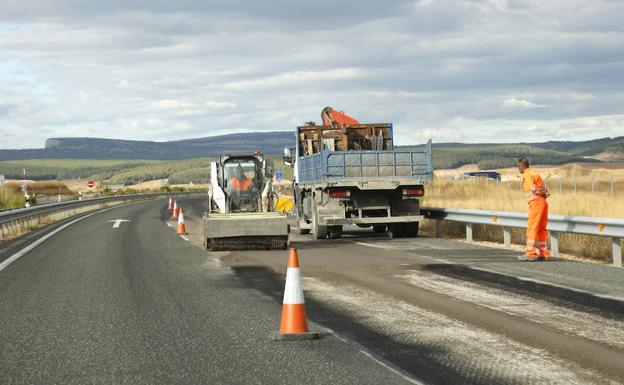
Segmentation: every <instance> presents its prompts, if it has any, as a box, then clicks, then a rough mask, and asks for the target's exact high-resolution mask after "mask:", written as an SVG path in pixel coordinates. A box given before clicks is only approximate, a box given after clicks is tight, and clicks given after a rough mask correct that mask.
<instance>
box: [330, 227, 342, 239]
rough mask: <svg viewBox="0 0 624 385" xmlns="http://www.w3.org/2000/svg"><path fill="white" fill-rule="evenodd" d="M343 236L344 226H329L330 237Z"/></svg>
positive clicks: (337, 237)
mask: <svg viewBox="0 0 624 385" xmlns="http://www.w3.org/2000/svg"><path fill="white" fill-rule="evenodd" d="M341 237H342V226H329V238H330V239H339V238H341Z"/></svg>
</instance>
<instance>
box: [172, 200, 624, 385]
mask: <svg viewBox="0 0 624 385" xmlns="http://www.w3.org/2000/svg"><path fill="white" fill-rule="evenodd" d="M183 204H184V205H185V207H189V208H190V210H189V214H190V218H191V220H192V219H193V217H194V216H195V217H197V216H199V213H200V212H201V211H203V210H202V206H203V205H204V202H203V201H200V200H196V199H195V200H189V201H186V202H184V203H183ZM190 227H191V228H193V225H191V226H190ZM293 245H294V246H296V247H298V249H299V255H300V261H301V264H302V272H303V276H304V289H305V290H306V296H307V297H306V300H307V301H308V309H309V313H310V317H311V318H312V319H313V320H315V321H317V322H319V323H322V324H323V325H325V326H327V327H329V328H331V329H333V330H334V331H336V332H337V333H338V334H339V335H342V336H345V337H347V338H349V339H351V340H354V341H357V342H358V343H360V344H362V345H363V346H365V347H366V348H367V349H369V350H370V351H371V352H372V353H373V354H375V355H376V356H379V357H384V359H386V360H388V361H390V362H392V363H393V364H395V365H397V366H399V367H400V368H402V369H403V370H404V371H406V372H408V373H411V374H413V375H415V376H418V377H419V378H422V379H424V380H425V381H426V382H428V383H439V384H466V383H475V384H501V383H508V384H515V383H523V384H524V383H535V384H542V383H558V384H603V383H604V384H610V383H622V382H624V366H623V365H622V364H621V363H622V362H624V338H623V337H622V336H623V335H624V332H623V330H624V322H623V321H622V319H623V318H622V315H623V312H622V306H621V305H622V303H621V302H617V301H610V300H604V301H601V298H600V297H593V296H591V295H590V294H587V295H586V296H584V295H583V293H582V292H578V291H576V290H581V289H584V290H588V291H593V292H596V293H600V294H605V291H606V292H607V293H609V294H615V295H619V294H620V293H621V291H620V290H621V289H620V288H621V282H622V278H624V276H623V275H622V274H623V273H622V271H621V270H620V269H614V268H611V267H606V266H598V265H591V264H580V263H571V262H568V261H562V260H559V261H556V262H550V263H548V264H528V263H522V262H519V261H517V260H516V259H515V257H516V256H517V253H514V252H509V251H506V250H500V249H490V248H484V247H480V246H477V245H468V244H466V243H463V242H456V241H451V240H444V239H430V238H419V239H416V240H407V239H403V240H389V239H387V238H384V237H379V236H374V235H372V234H371V233H364V232H362V231H353V232H350V233H347V234H346V238H345V239H343V240H327V241H316V240H312V239H311V237H309V236H294V237H293ZM211 255H213V256H214V257H215V258H218V260H219V261H221V263H223V264H224V265H227V266H230V267H231V268H232V269H233V271H235V272H236V274H237V275H239V276H240V277H242V278H243V281H244V282H246V284H247V285H248V286H249V287H250V288H254V289H256V290H260V291H263V292H264V293H266V294H267V295H270V296H273V298H274V299H275V300H276V301H278V300H279V298H280V293H279V288H280V285H281V284H283V273H284V270H285V269H284V266H283V261H282V259H281V258H280V257H279V253H276V252H274V251H242V252H219V253H211ZM456 263H459V264H456ZM482 269H486V270H482ZM507 274H512V275H515V274H519V275H525V276H529V277H538V278H539V279H541V280H543V282H544V283H543V284H542V283H540V282H541V281H538V282H535V281H526V280H524V281H523V280H517V279H512V278H510V277H509V275H507ZM584 275H585V276H584ZM597 278H598V279H597ZM611 282H613V284H612V285H611V284H610V283H611ZM563 284H567V285H570V287H568V286H565V285H563ZM562 285H563V286H562Z"/></svg>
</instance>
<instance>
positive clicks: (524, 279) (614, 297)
mask: <svg viewBox="0 0 624 385" xmlns="http://www.w3.org/2000/svg"><path fill="white" fill-rule="evenodd" d="M349 242H351V243H355V244H357V245H361V246H368V247H375V248H381V249H394V250H401V249H399V248H396V247H385V246H379V245H374V244H370V243H365V242H355V241H349ZM403 251H407V252H409V250H403ZM412 255H415V256H417V257H421V258H427V259H431V260H433V261H436V262H442V263H445V264H447V265H457V266H464V267H467V268H469V269H472V270H479V271H484V272H486V273H491V274H498V275H504V276H505V277H511V278H516V279H519V280H521V281H525V282H532V283H537V284H540V285H547V286H552V287H556V288H560V289H565V290H570V291H573V292H575V293H579V294H589V295H593V296H594V297H598V298H603V299H609V300H615V301H620V302H624V298H623V297H617V296H613V295H609V294H599V293H592V292H591V291H587V290H583V289H577V288H575V287H570V286H565V285H560V284H558V283H553V282H547V281H542V280H539V279H535V278H530V277H522V276H518V275H512V274H507V273H503V272H500V271H496V270H490V269H486V268H483V267H476V266H471V265H466V264H463V263H457V262H451V261H447V260H445V259H440V258H434V257H429V256H427V255H420V254H412ZM579 263H582V262H579Z"/></svg>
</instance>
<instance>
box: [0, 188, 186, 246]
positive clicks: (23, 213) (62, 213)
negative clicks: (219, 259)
mask: <svg viewBox="0 0 624 385" xmlns="http://www.w3.org/2000/svg"><path fill="white" fill-rule="evenodd" d="M191 194H197V192H176V193H145V194H129V195H118V196H110V197H104V198H93V199H83V200H75V201H68V202H60V203H51V204H47V205H41V206H33V207H29V208H24V209H16V210H10V211H3V212H0V241H1V240H3V239H5V238H6V237H8V236H15V235H19V234H21V233H24V232H26V231H28V229H31V228H34V227H37V226H41V225H44V224H47V223H52V222H56V221H59V220H62V219H65V218H69V217H71V216H74V215H77V214H81V213H84V212H87V211H93V210H97V209H101V208H105V207H109V206H115V205H119V204H123V203H129V202H135V201H141V200H148V199H158V198H166V197H170V196H176V195H191Z"/></svg>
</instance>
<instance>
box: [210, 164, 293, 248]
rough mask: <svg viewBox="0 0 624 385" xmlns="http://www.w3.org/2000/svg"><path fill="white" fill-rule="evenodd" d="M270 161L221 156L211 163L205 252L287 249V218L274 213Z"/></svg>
mask: <svg viewBox="0 0 624 385" xmlns="http://www.w3.org/2000/svg"><path fill="white" fill-rule="evenodd" d="M272 179H273V161H272V160H268V159H264V157H263V156H262V155H260V154H257V153H256V154H254V155H224V156H221V157H220V158H219V161H217V162H211V163H210V187H209V189H208V196H209V201H210V206H209V207H210V212H207V213H205V214H204V221H203V222H204V226H203V227H204V247H205V248H206V249H208V250H255V249H286V248H287V247H288V219H287V217H286V215H285V214H283V213H279V212H275V211H273V192H272V188H271V182H272Z"/></svg>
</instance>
